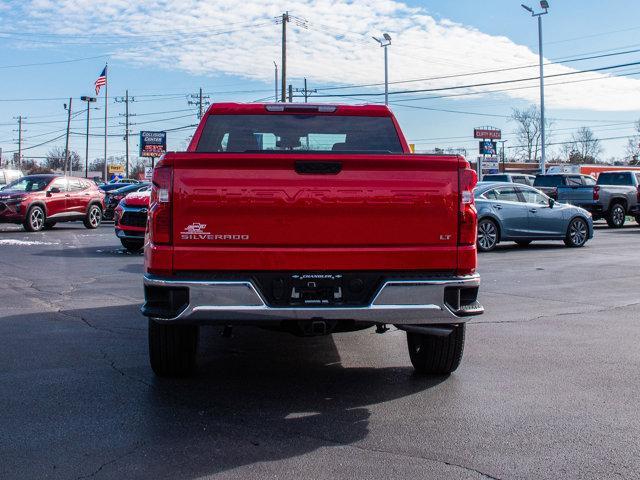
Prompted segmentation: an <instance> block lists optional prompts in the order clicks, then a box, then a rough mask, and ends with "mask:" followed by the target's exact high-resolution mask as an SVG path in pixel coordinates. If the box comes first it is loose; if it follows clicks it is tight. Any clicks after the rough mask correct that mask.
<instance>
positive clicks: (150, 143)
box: [140, 132, 167, 158]
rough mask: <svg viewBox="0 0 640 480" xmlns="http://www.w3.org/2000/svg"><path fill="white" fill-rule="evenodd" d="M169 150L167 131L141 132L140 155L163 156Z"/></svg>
mask: <svg viewBox="0 0 640 480" xmlns="http://www.w3.org/2000/svg"><path fill="white" fill-rule="evenodd" d="M166 152H167V132H140V156H141V157H152V158H153V157H161V156H162V155H164V154H165V153H166Z"/></svg>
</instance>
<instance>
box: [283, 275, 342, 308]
mask: <svg viewBox="0 0 640 480" xmlns="http://www.w3.org/2000/svg"><path fill="white" fill-rule="evenodd" d="M342 279H343V277H342V275H332V274H301V275H292V276H291V279H290V281H291V293H290V298H289V304H291V305H320V306H327V305H335V304H340V303H342V302H343V286H342Z"/></svg>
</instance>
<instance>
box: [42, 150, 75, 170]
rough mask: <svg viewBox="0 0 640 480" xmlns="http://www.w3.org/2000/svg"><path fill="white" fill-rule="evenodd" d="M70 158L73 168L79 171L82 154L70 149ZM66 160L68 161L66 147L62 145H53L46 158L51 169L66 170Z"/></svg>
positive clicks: (46, 164) (46, 163)
mask: <svg viewBox="0 0 640 480" xmlns="http://www.w3.org/2000/svg"><path fill="white" fill-rule="evenodd" d="M69 160H70V161H71V165H72V167H73V168H72V170H74V171H76V172H77V171H79V170H80V155H78V153H77V152H74V151H73V150H70V151H69ZM65 162H66V155H65V151H64V148H62V147H53V148H52V149H51V150H49V152H48V153H47V158H46V159H45V166H46V167H47V168H48V169H49V170H59V171H64V170H65Z"/></svg>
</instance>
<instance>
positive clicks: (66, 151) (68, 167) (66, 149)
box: [64, 97, 73, 175]
mask: <svg viewBox="0 0 640 480" xmlns="http://www.w3.org/2000/svg"><path fill="white" fill-rule="evenodd" d="M72 101H73V98H71V97H69V107H68V108H67V104H66V103H65V104H64V109H65V110H66V111H67V136H66V139H65V142H64V174H65V175H67V170H68V171H69V174H71V171H72V170H73V169H72V168H71V165H69V129H70V128H71V102H72Z"/></svg>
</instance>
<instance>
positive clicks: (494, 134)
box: [473, 128, 502, 140]
mask: <svg viewBox="0 0 640 480" xmlns="http://www.w3.org/2000/svg"><path fill="white" fill-rule="evenodd" d="M473 138H482V139H488V140H500V139H501V138H502V130H499V129H497V128H474V129H473Z"/></svg>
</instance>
